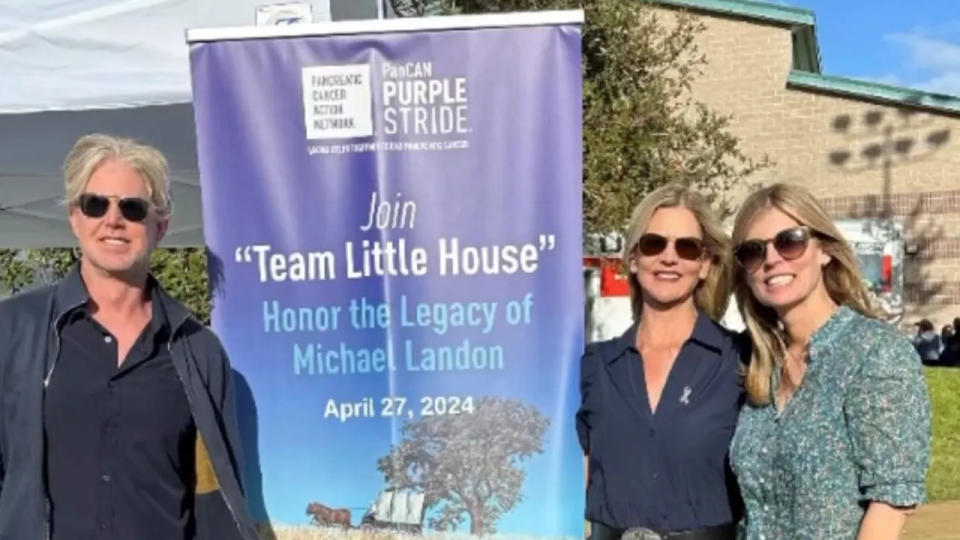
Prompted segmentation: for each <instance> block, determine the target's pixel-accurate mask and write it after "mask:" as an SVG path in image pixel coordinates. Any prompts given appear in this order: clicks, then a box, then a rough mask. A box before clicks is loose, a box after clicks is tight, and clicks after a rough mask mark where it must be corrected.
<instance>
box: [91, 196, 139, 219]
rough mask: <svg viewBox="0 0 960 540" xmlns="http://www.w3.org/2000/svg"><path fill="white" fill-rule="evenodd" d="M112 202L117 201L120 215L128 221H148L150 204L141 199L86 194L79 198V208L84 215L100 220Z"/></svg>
mask: <svg viewBox="0 0 960 540" xmlns="http://www.w3.org/2000/svg"><path fill="white" fill-rule="evenodd" d="M111 200H116V201H117V207H118V208H120V215H122V216H123V219H125V220H127V221H133V222H140V221H143V220H144V219H147V214H149V213H150V203H149V202H147V201H146V200H145V199H141V198H140V197H117V196H116V195H112V196H109V197H108V196H106V195H97V194H95V193H84V194H83V195H80V197H78V198H77V206H78V207H79V208H80V211H81V212H83V215H85V216H87V217H91V218H99V217H103V216H104V215H106V213H107V210H108V209H109V208H110V201H111Z"/></svg>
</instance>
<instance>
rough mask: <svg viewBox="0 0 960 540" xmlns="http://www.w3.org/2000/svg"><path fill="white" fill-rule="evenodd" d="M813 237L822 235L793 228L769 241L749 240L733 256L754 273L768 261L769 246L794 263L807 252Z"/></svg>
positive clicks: (805, 228)
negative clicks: (771, 245)
mask: <svg viewBox="0 0 960 540" xmlns="http://www.w3.org/2000/svg"><path fill="white" fill-rule="evenodd" d="M811 236H820V235H819V234H817V233H816V232H815V231H811V230H810V228H809V227H792V228H789V229H784V230H782V231H780V232H778V233H777V234H776V236H774V237H773V238H769V239H767V240H747V241H745V242H743V243H741V244H740V245H739V246H737V247H736V249H734V250H733V255H734V257H736V259H737V262H738V263H740V266H742V267H744V268H745V269H746V270H747V271H749V272H753V271H754V270H756V269H757V268H760V266H761V265H762V264H763V261H765V260H766V259H767V244H773V249H775V250H777V253H779V254H780V256H781V257H783V258H784V260H787V261H792V260H794V259H797V258H800V257H802V256H803V254H804V253H806V252H807V246H808V245H809V244H810V237H811Z"/></svg>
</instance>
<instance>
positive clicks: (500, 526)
mask: <svg viewBox="0 0 960 540" xmlns="http://www.w3.org/2000/svg"><path fill="white" fill-rule="evenodd" d="M575 16H579V13H578V12H574V13H572V14H571V17H575ZM530 17H534V18H535V17H537V15H536V14H525V15H523V16H522V17H517V18H516V20H517V21H521V20H523V21H527V22H524V23H517V24H511V23H510V21H511V20H513V19H510V17H507V18H506V19H503V20H506V23H504V24H498V25H497V27H474V28H458V29H439V30H437V29H434V30H429V31H427V30H418V31H404V32H394V33H383V32H370V33H359V34H352V35H310V36H297V37H282V38H281V37H269V38H260V39H229V40H215V39H214V40H207V41H198V40H196V39H194V41H193V43H192V44H191V63H192V72H193V94H194V107H195V111H196V124H197V139H198V145H199V157H200V173H201V181H202V189H203V211H204V227H205V234H206V241H207V244H208V246H209V249H210V251H211V258H210V265H211V268H210V272H211V278H212V281H213V286H214V314H213V323H214V327H215V329H216V331H217V332H218V334H219V335H220V336H221V338H222V339H223V341H224V345H225V347H226V349H227V352H228V353H229V355H230V357H231V360H232V363H233V366H234V369H235V371H236V377H237V382H238V389H239V398H238V399H239V403H238V406H239V407H240V413H241V423H242V426H241V429H242V431H243V433H244V443H245V454H246V456H245V457H246V459H245V461H246V463H245V464H244V473H245V485H246V487H247V491H248V495H249V499H250V504H251V508H252V510H253V511H254V514H255V517H256V518H258V519H259V520H260V521H262V522H269V523H271V524H272V526H273V529H274V531H275V533H276V535H277V537H278V538H280V539H283V538H289V539H293V538H321V537H323V538H326V537H328V536H331V535H341V534H343V535H348V536H351V537H353V536H354V535H359V536H364V537H366V536H369V535H370V534H371V531H374V532H376V531H403V532H407V533H413V534H421V533H422V534H434V533H432V532H431V531H446V533H445V534H447V535H478V534H496V535H498V536H502V537H518V538H519V537H531V538H533V537H544V538H560V537H566V538H572V537H580V536H582V532H583V498H584V485H583V480H584V476H583V457H582V455H581V453H580V450H579V446H578V444H577V442H576V435H575V432H574V423H573V415H574V412H575V410H576V406H577V403H578V400H579V397H578V392H577V376H578V373H579V367H578V366H579V356H580V353H581V350H582V343H583V278H582V270H581V199H580V197H581V129H580V122H581V72H580V28H579V25H578V24H576V23H573V22H570V23H568V24H539V25H529V18H530ZM437 20H439V19H429V20H428V19H424V20H423V21H425V22H426V21H437ZM460 20H463V19H460ZM471 20H472V19H471ZM476 20H477V21H481V22H479V24H481V25H483V24H484V23H483V22H482V21H489V20H490V19H489V18H484V17H477V18H476ZM404 24H411V23H410V22H409V21H407V22H405V23H404ZM332 28H334V29H336V28H338V27H337V26H333V27H332ZM365 535H366V536H365Z"/></svg>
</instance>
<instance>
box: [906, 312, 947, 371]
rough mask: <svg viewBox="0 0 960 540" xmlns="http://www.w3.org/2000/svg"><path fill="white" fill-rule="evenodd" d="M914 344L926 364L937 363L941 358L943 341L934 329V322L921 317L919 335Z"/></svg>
mask: <svg viewBox="0 0 960 540" xmlns="http://www.w3.org/2000/svg"><path fill="white" fill-rule="evenodd" d="M913 346H914V348H916V349H917V354H919V355H920V360H921V361H923V363H924V364H931V363H932V364H935V363H937V362H938V361H939V360H940V353H941V352H943V341H941V339H940V334H938V333H937V331H936V330H934V328H933V323H932V322H930V321H929V320H927V319H921V320H920V321H919V322H918V323H917V335H916V336H914V338H913Z"/></svg>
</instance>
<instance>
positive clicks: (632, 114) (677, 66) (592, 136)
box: [421, 0, 770, 234]
mask: <svg viewBox="0 0 960 540" xmlns="http://www.w3.org/2000/svg"><path fill="white" fill-rule="evenodd" d="M438 1H442V4H443V6H444V8H445V11H446V12H447V13H482V12H499V11H534V10H545V9H571V8H580V7H582V8H583V9H584V11H585V19H586V23H585V24H584V27H583V79H584V81H583V159H584V173H583V174H584V178H583V214H584V215H583V219H584V232H585V233H588V234H589V233H607V232H610V231H620V230H622V229H623V227H624V226H625V224H626V223H627V221H628V219H629V217H630V212H631V211H632V209H633V207H634V205H636V204H637V202H639V201H640V199H641V198H643V196H644V195H646V194H647V193H649V192H650V191H652V190H653V189H656V188H658V187H660V186H662V185H664V184H666V183H669V182H674V181H679V182H684V183H686V184H688V185H692V186H694V187H695V188H697V189H698V190H700V191H701V192H702V193H704V194H705V195H706V196H707V197H708V198H709V200H710V201H711V202H712V203H713V205H714V207H715V208H716V209H717V210H718V211H719V212H720V214H721V215H722V216H724V217H726V216H728V215H729V214H730V213H731V211H732V208H731V206H730V202H731V201H730V198H729V194H730V191H731V188H732V187H733V186H734V185H735V183H737V182H738V181H739V180H741V179H743V178H744V177H746V176H748V175H750V174H751V173H753V172H755V171H757V170H759V169H760V168H763V167H766V166H769V164H770V163H769V161H768V160H767V158H766V157H765V156H761V157H759V158H752V157H750V156H747V155H745V154H744V153H743V151H742V150H741V148H740V146H739V141H738V139H737V138H736V137H735V136H733V135H732V134H731V133H729V132H728V131H727V128H728V124H729V118H728V117H726V116H723V115H720V114H717V113H716V112H714V111H711V110H710V109H709V108H708V107H707V106H705V105H704V104H702V103H699V102H697V101H696V100H695V99H694V98H693V97H692V95H691V84H692V83H693V82H694V80H695V79H696V77H697V76H698V75H700V74H701V73H702V68H703V66H704V65H705V64H706V63H707V59H706V58H705V57H704V55H703V54H702V53H701V52H700V51H699V49H698V47H697V43H696V38H697V36H698V35H699V34H700V33H701V32H703V30H704V29H705V27H704V25H703V23H702V22H700V20H699V19H698V18H697V17H696V16H694V15H692V14H690V13H687V12H684V11H678V12H677V17H676V20H675V22H674V21H669V22H668V21H666V20H661V19H662V18H663V16H662V14H660V13H658V12H657V11H656V10H655V9H653V8H652V7H651V5H650V4H649V3H648V2H645V1H642V0H438ZM421 3H427V4H429V3H431V2H430V0H421Z"/></svg>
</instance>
